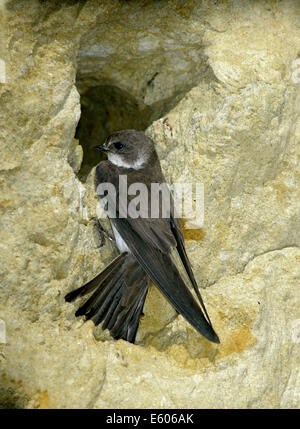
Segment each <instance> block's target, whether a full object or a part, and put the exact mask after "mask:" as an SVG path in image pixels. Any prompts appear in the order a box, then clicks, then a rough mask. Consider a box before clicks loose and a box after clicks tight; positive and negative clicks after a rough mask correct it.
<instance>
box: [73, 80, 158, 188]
mask: <svg viewBox="0 0 300 429" xmlns="http://www.w3.org/2000/svg"><path fill="white" fill-rule="evenodd" d="M155 116H156V115H155V114H154V112H153V109H152V108H151V107H149V106H146V105H144V104H143V103H141V102H139V101H137V100H136V99H135V98H133V97H132V96H131V95H130V94H128V93H127V92H125V91H123V90H121V89H120V88H118V87H116V86H104V85H103V86H102V85H99V86H94V87H91V88H88V89H87V90H86V91H85V92H84V93H82V94H81V118H80V121H79V123H78V126H77V130H76V135H75V138H77V139H78V140H79V143H80V145H81V146H82V148H83V161H82V165H81V169H80V171H79V173H78V177H79V178H80V180H82V181H85V180H86V177H87V175H88V174H89V172H90V170H91V168H92V167H94V166H95V165H97V164H98V163H99V162H100V161H101V159H104V157H105V156H104V155H103V154H101V153H100V152H97V151H95V150H93V146H95V145H98V144H102V143H103V142H104V140H105V138H106V137H107V136H109V135H110V134H112V133H113V132H115V131H118V130H123V129H136V130H139V131H143V130H145V129H146V128H147V127H148V126H149V125H150V124H151V122H152V121H153V119H154V117H155Z"/></svg>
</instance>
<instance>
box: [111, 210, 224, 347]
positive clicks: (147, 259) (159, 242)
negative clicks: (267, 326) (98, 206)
mask: <svg viewBox="0 0 300 429" xmlns="http://www.w3.org/2000/svg"><path fill="white" fill-rule="evenodd" d="M111 220H112V222H113V224H114V226H115V227H116V228H117V230H118V232H119V234H120V235H121V237H122V238H123V240H124V241H125V243H126V244H127V246H128V248H129V249H130V251H131V252H132V254H133V255H134V256H135V257H136V259H137V261H138V262H139V264H140V265H141V267H142V268H143V269H144V270H145V272H146V273H147V274H148V275H149V277H150V278H151V280H152V281H153V282H154V283H155V284H156V285H157V286H158V288H159V289H160V290H161V292H162V293H163V294H164V295H165V297H166V298H167V299H168V300H169V301H170V303H171V304H172V305H173V306H174V307H175V309H176V310H177V311H178V312H179V313H180V314H181V315H182V316H183V317H185V319H186V320H187V321H188V322H189V323H190V324H191V325H192V326H193V327H194V328H195V329H197V331H198V332H200V333H201V334H202V335H204V336H205V337H206V338H207V339H209V340H210V341H213V342H215V343H219V339H218V336H217V335H216V333H215V331H214V330H213V327H212V325H211V323H210V322H209V321H207V320H206V318H205V316H204V314H203V312H202V310H201V308H200V306H199V305H198V303H197V301H196V300H195V299H194V297H193V295H192V293H191V291H190V290H189V288H188V287H187V285H186V284H185V282H184V281H183V279H182V277H181V275H180V272H179V270H178V268H177V266H176V264H175V263H174V260H173V258H172V256H171V254H170V250H171V248H172V247H175V246H176V239H175V238H174V235H173V234H172V231H171V228H170V227H169V228H168V227H167V226H166V225H164V224H163V223H164V222H169V220H168V219H142V218H137V219H130V218H115V219H111Z"/></svg>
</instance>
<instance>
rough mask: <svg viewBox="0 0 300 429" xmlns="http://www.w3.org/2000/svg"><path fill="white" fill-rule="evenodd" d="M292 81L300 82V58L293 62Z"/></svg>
mask: <svg viewBox="0 0 300 429" xmlns="http://www.w3.org/2000/svg"><path fill="white" fill-rule="evenodd" d="M292 69H293V72H292V81H293V82H294V83H299V82H300V58H297V59H296V60H294V61H293V62H292Z"/></svg>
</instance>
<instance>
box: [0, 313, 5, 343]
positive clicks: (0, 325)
mask: <svg viewBox="0 0 300 429" xmlns="http://www.w3.org/2000/svg"><path fill="white" fill-rule="evenodd" d="M1 343H2V344H6V324H5V322H4V320H2V319H0V344H1Z"/></svg>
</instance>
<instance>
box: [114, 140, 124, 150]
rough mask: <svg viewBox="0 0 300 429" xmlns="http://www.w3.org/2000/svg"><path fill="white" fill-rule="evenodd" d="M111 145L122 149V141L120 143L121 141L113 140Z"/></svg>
mask: <svg viewBox="0 0 300 429" xmlns="http://www.w3.org/2000/svg"><path fill="white" fill-rule="evenodd" d="M113 146H114V147H115V148H116V149H118V150H119V149H122V148H123V146H124V145H123V143H121V142H115V143H114V144H113Z"/></svg>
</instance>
